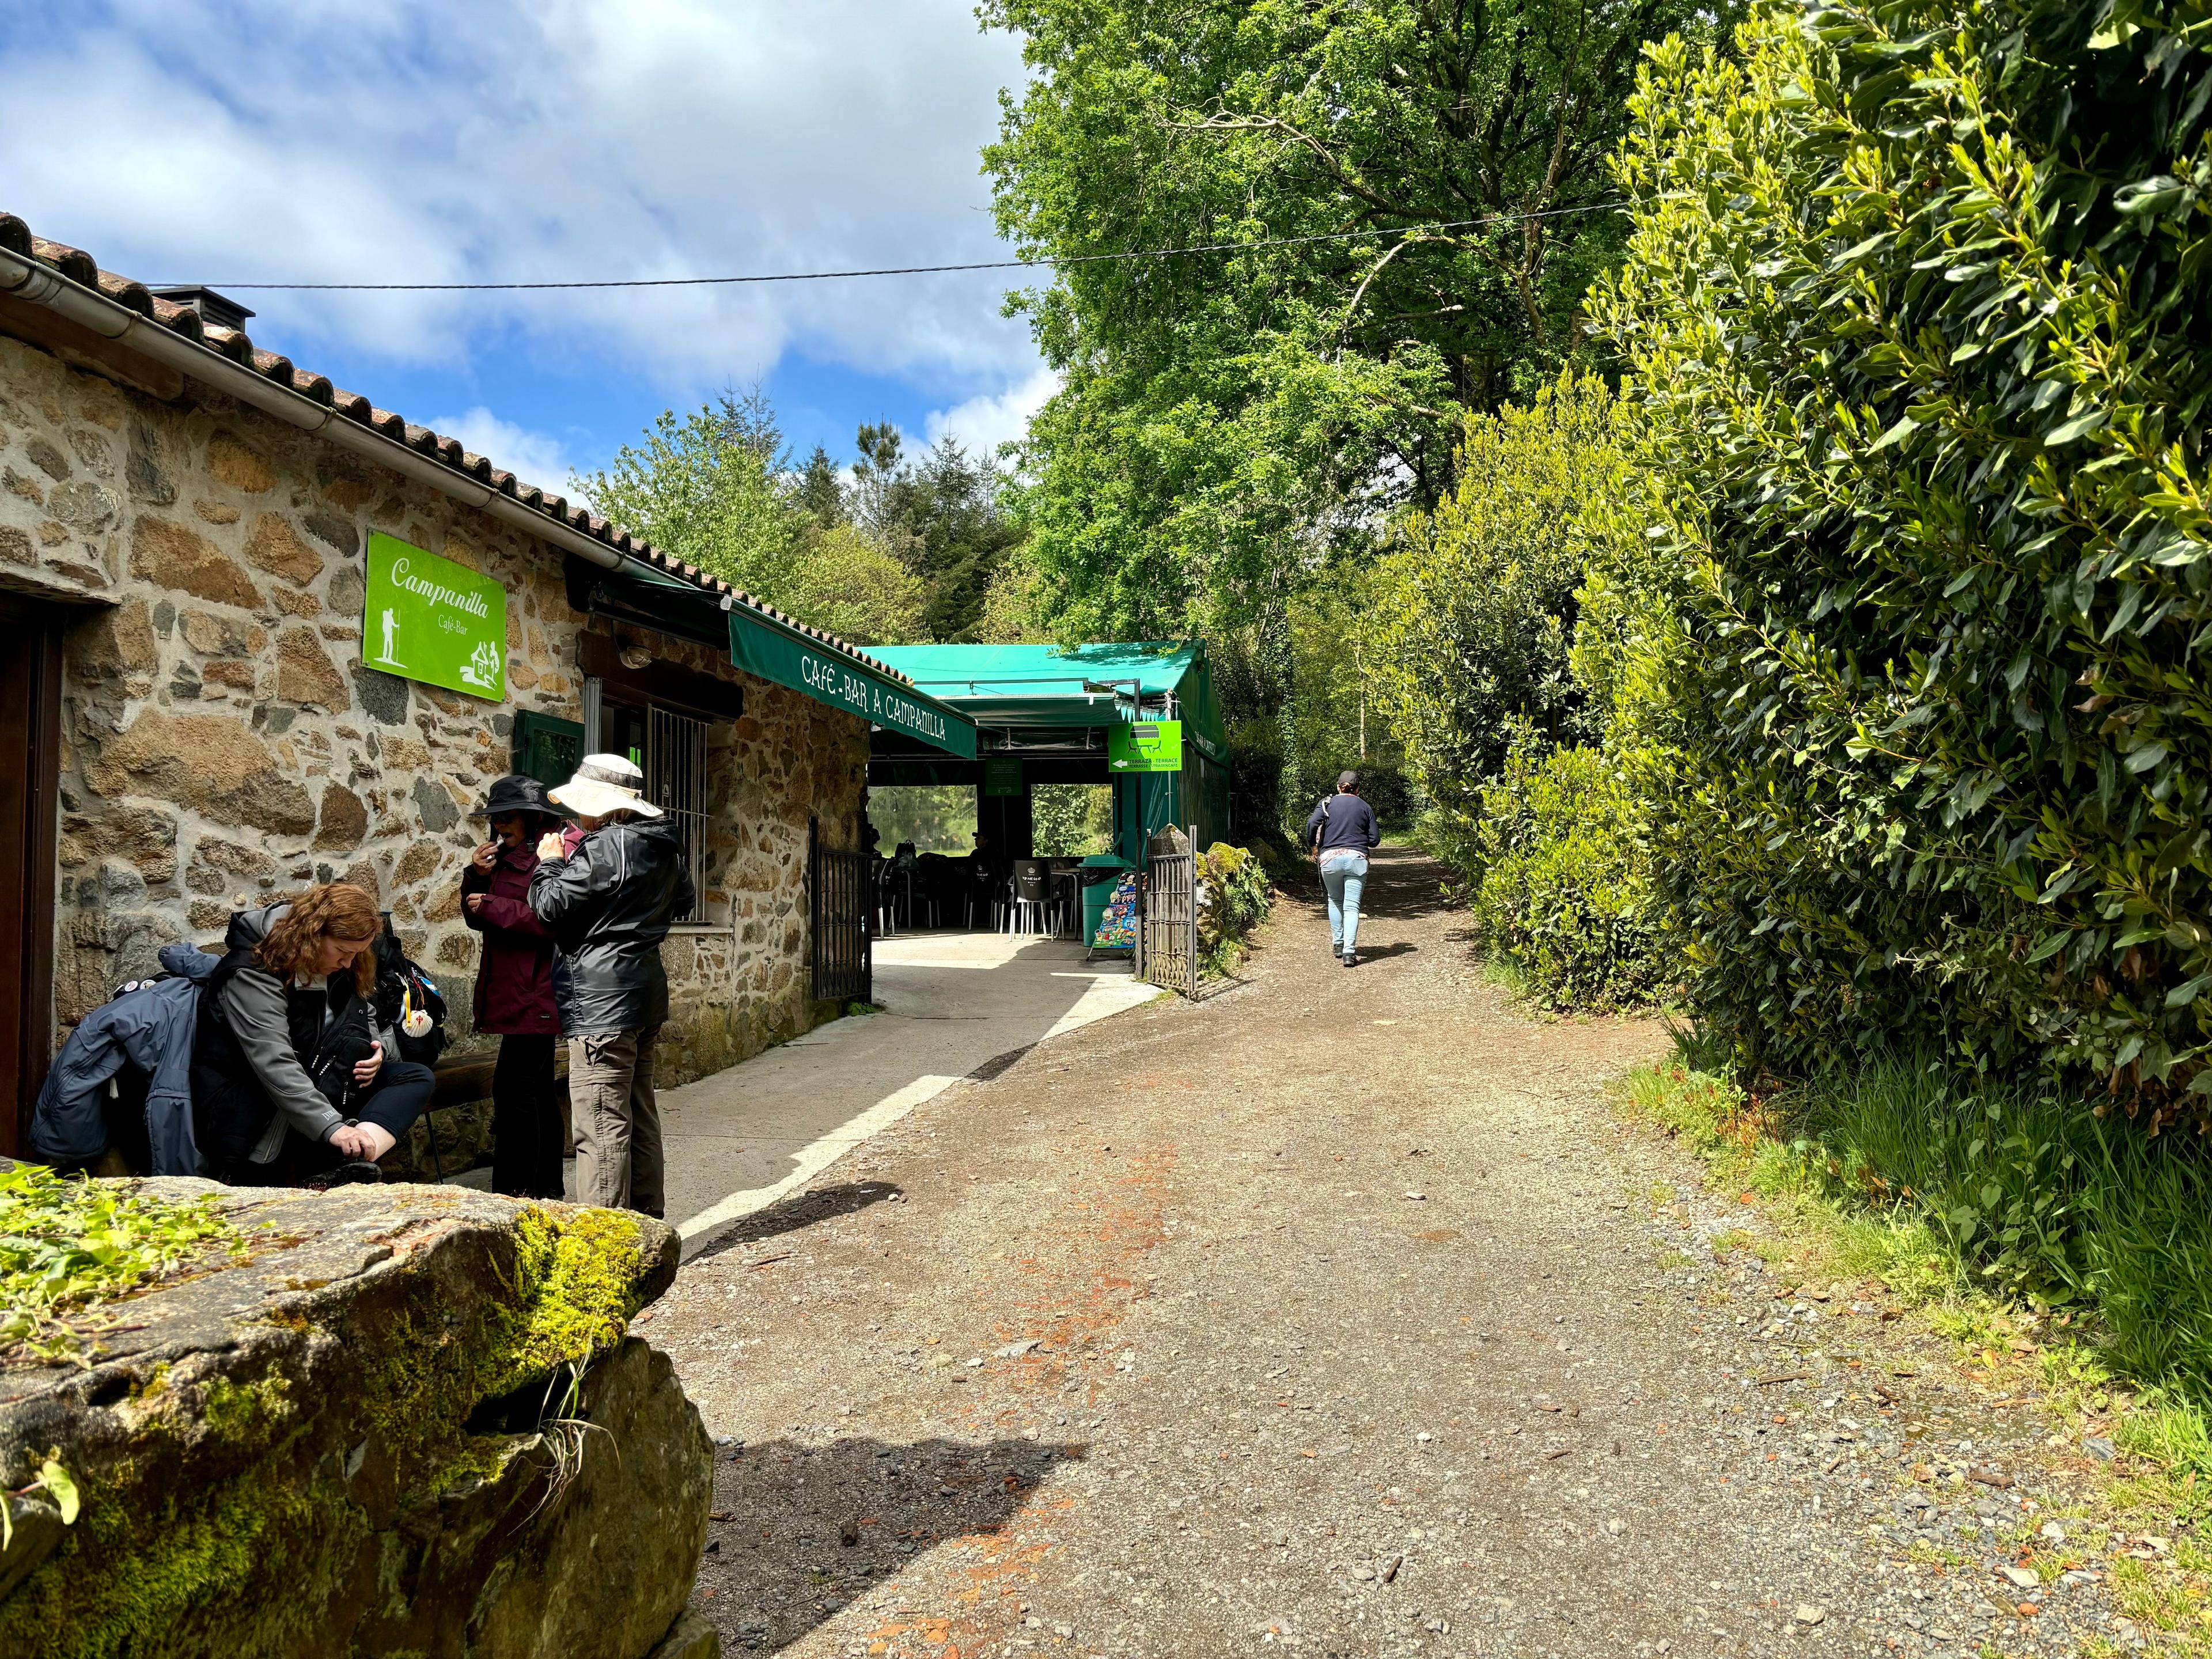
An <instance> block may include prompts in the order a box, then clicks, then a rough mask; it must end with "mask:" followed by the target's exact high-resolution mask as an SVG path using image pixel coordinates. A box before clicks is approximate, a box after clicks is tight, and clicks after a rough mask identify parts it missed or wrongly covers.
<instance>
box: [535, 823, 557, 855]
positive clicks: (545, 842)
mask: <svg viewBox="0 0 2212 1659" xmlns="http://www.w3.org/2000/svg"><path fill="white" fill-rule="evenodd" d="M560 856H561V832H560V831H559V830H558V829H548V830H547V831H546V832H545V833H544V835H542V836H538V857H539V858H541V859H557V858H559V857H560Z"/></svg>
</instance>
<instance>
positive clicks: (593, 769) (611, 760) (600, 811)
mask: <svg viewBox="0 0 2212 1659" xmlns="http://www.w3.org/2000/svg"><path fill="white" fill-rule="evenodd" d="M548 797H549V799H551V800H552V801H553V802H554V803H555V804H556V805H561V806H565V807H567V808H568V810H569V811H572V812H578V813H580V814H582V815H583V816H584V817H587V818H603V817H606V815H607V814H608V813H610V812H635V813H636V814H638V816H639V817H647V818H657V817H659V816H660V809H659V807H658V806H655V805H653V803H652V802H651V801H649V800H647V799H646V798H645V774H644V773H642V772H641V771H639V770H638V769H637V768H636V767H635V766H634V765H633V764H631V763H630V762H629V760H628V759H627V758H626V757H623V756H621V755H586V756H585V757H584V758H583V759H582V760H581V761H580V762H579V763H577V766H576V775H575V776H574V777H573V778H571V779H569V780H568V782H566V783H564V784H562V786H561V787H559V788H558V789H555V790H551V791H549V792H548Z"/></svg>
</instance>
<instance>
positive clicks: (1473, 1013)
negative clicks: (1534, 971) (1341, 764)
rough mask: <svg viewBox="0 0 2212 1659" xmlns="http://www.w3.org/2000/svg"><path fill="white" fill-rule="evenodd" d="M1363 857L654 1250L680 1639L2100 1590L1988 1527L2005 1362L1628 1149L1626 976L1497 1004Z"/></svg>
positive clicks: (1952, 1608)
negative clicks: (685, 1615) (692, 1447)
mask: <svg viewBox="0 0 2212 1659" xmlns="http://www.w3.org/2000/svg"><path fill="white" fill-rule="evenodd" d="M1370 897H1371V899H1372V901H1373V902H1374V913H1373V915H1372V920H1371V921H1370V924H1369V927H1368V930H1367V933H1366V935H1365V937H1364V939H1363V941H1362V942H1363V944H1364V945H1366V946H1367V947H1368V949H1369V951H1370V959H1369V961H1368V962H1367V963H1364V964H1363V965H1362V966H1361V967H1359V968H1358V969H1353V970H1351V971H1346V970H1344V969H1340V968H1339V967H1338V966H1336V965H1335V964H1334V963H1333V962H1332V961H1331V960H1330V959H1329V958H1328V955H1327V935H1326V931H1325V927H1324V925H1323V924H1322V921H1321V920H1320V918H1319V914H1318V908H1317V907H1316V906H1313V905H1310V904H1305V903H1303V902H1298V903H1292V904H1290V905H1286V906H1285V908H1284V910H1283V912H1282V914H1281V915H1280V917H1279V921H1277V922H1276V923H1275V924H1274V925H1273V927H1272V928H1271V930H1270V932H1269V933H1268V935H1267V939H1266V941H1265V948H1264V949H1263V950H1262V951H1261V952H1259V953H1258V954H1257V955H1256V956H1255V958H1254V961H1253V963H1252V966H1251V969H1250V972H1251V981H1250V982H1249V984H1246V985H1244V986H1243V987H1239V988H1237V989H1235V990H1232V991H1231V992H1228V993H1226V994H1220V995H1218V996H1216V997H1215V998H1213V999H1212V1000H1210V1001H1208V1002H1206V1003H1205V1004H1203V1005H1200V1006H1187V1005H1182V1004H1176V1003H1164V1004H1160V1005H1155V1006H1149V1007H1146V1008H1145V1009H1141V1010H1139V1011H1138V1012H1133V1013H1129V1014H1125V1015H1122V1016H1121V1017H1119V1018H1115V1019H1113V1020H1109V1021H1107V1022H1105V1023H1104V1024H1099V1025H1096V1026H1092V1027H1091V1028H1089V1029H1087V1030H1082V1031H1079V1032H1076V1033H1073V1034H1071V1035H1069V1036H1065V1037H1062V1038H1059V1039H1055V1040H1054V1041H1053V1042H1049V1043H1047V1044H1044V1045H1042V1046H1041V1047H1040V1048H1036V1049H1035V1050H1033V1051H1031V1052H1030V1054H1027V1055H1026V1056H1025V1057H1024V1058H1023V1059H1022V1060H1019V1061H1018V1063H1016V1064H1015V1065H1013V1066H1011V1067H1009V1068H1007V1069H1006V1070H1005V1071H1004V1072H1003V1073H1000V1075H998V1076H996V1077H994V1078H992V1079H989V1080H987V1081H979V1082H971V1083H967V1084H963V1085H960V1086H958V1087H956V1088H954V1089H952V1090H951V1091H948V1092H947V1093H945V1094H944V1095H942V1096H940V1097H938V1098H937V1099H935V1100H933V1101H932V1102H930V1103H928V1104H927V1105H926V1106H924V1107H922V1108H921V1109H918V1110H917V1111H916V1112H915V1114H914V1115H912V1116H911V1117H909V1118H908V1119H907V1120H906V1121H904V1122H902V1124H900V1125H899V1126H898V1127H896V1129H894V1130H892V1131H890V1132H889V1133H886V1134H885V1135H884V1136H883V1137H881V1138H880V1139H877V1140H875V1141H872V1142H871V1143H869V1144H868V1145H867V1146H866V1147H865V1148H863V1149H862V1150H861V1151H860V1152H858V1153H856V1154H854V1156H853V1157H852V1158H848V1159H847V1160H846V1161H845V1162H844V1163H842V1164H838V1165H837V1166H836V1167H835V1168H833V1169H831V1170H829V1171H827V1172H826V1173H825V1174H824V1175H823V1176H821V1177H819V1178H818V1179H817V1182H816V1183H815V1185H814V1187H813V1188H811V1189H810V1191H809V1192H807V1193H806V1194H800V1195H799V1196H796V1197H794V1198H793V1199H792V1200H787V1202H785V1203H784V1204H782V1205H780V1206H777V1207H776V1208H775V1209H774V1210H770V1211H766V1212H762V1213H761V1214H760V1215H758V1216H756V1217H754V1218H751V1219H750V1221H749V1222H748V1223H746V1224H745V1225H744V1227H743V1228H742V1229H741V1230H740V1231H738V1233H737V1234H736V1235H734V1236H732V1238H730V1239H729V1240H727V1241H726V1242H725V1243H723V1244H722V1245H721V1246H720V1247H718V1248H717V1249H715V1250H714V1252H712V1253H710V1254H708V1255H703V1256H702V1257H701V1258H700V1259H699V1260H698V1261H695V1262H693V1263H692V1264H690V1266H689V1267H686V1268H685V1270H684V1274H683V1276H682V1278H681V1279H679V1281H678V1286H677V1289H676V1290H675V1291H671V1295H670V1297H669V1298H668V1299H667V1300H666V1301H665V1303H664V1304H662V1305H661V1306H660V1307H659V1308H658V1309H656V1310H653V1314H652V1315H650V1316H649V1322H648V1323H647V1326H646V1332H647V1334H649V1335H651V1336H653V1338H654V1339H655V1340H657V1341H659V1342H661V1343H662V1344H664V1345H665V1346H666V1347H667V1348H668V1350H669V1351H670V1352H671V1353H672V1354H673V1355H674V1356H675V1358H676V1359H677V1363H678V1365H679V1367H680V1368H681V1370H682V1372H683V1375H684V1381H685V1383H686V1385H687V1386H688V1387H689V1388H690V1390H691V1392H692V1394H693V1396H694V1397H695V1398H696V1400H697V1401H699V1402H700V1405H701V1407H702V1410H703V1411H704V1413H706V1417H707V1421H708V1427H709V1429H710V1430H711V1431H713V1432H714V1434H715V1435H716V1436H717V1437H721V1438H722V1439H723V1440H724V1441H725V1445H724V1448H723V1451H722V1453H721V1458H720V1465H719V1468H718V1472H717V1473H718V1480H717V1492H718V1496H717V1499H716V1502H717V1504H718V1509H717V1515H718V1517H720V1518H718V1520H717V1522H716V1524H715V1525H714V1528H713V1532H714V1541H713V1542H712V1543H711V1544H710V1546H709V1552H710V1553H709V1554H708V1558H707V1561H706V1564H705V1566H704V1568H703V1570H702V1574H701V1577H700V1588H699V1589H698V1591H697V1593H696V1594H697V1600H696V1605H697V1606H699V1607H702V1608H703V1609H704V1610H705V1611H707V1612H708V1613H709V1615H710V1616H711V1617H712V1618H713V1619H714V1621H715V1623H716V1624H717V1625H718V1626H719V1627H720V1630H721V1632H722V1635H723V1639H724V1643H725V1645H726V1650H727V1651H729V1652H732V1653H738V1654H744V1653H754V1652H770V1651H786V1652H789V1653H792V1654H794V1655H802V1656H822V1655H844V1654H878V1653H880V1654H886V1655H890V1656H929V1659H975V1656H977V1655H983V1654H1000V1653H1018V1652H1041V1653H1053V1654H1069V1655H1074V1654H1084V1655H1112V1656H1151V1655H1159V1656H1176V1659H1210V1656H1214V1655H1229V1654H1242V1653H1255V1654H1256V1653H1259V1652H1261V1651H1262V1650H1267V1649H1269V1648H1271V1647H1273V1646H1274V1645H1281V1644H1288V1645H1293V1646H1298V1647H1303V1648H1305V1649H1308V1650H1311V1651H1313V1652H1314V1653H1316V1654H1317V1655H1343V1656H1351V1655H1383V1654H1436V1655H1450V1654H1470V1655H1471V1654H1486V1655H1487V1654H1514V1655H1529V1656H1535V1655H1561V1656H1584V1655H1613V1654H1622V1655H1627V1654H1658V1653H1700V1654H1704V1653H1716V1652H1718V1653H1727V1654H1747V1653H1761V1654H1764V1653H1788V1654H1806V1655H1812V1654H1846V1653H1849V1654H1878V1653H1887V1652H1904V1653H1910V1654H1916V1655H1917V1654H1928V1653H1939V1654H1979V1653H1984V1652H1996V1653H2003V1654H2013V1653H2021V1654H2031V1653H2033V1654H2044V1653H2068V1652H2074V1651H2076V1650H2079V1649H2080V1647H2081V1644H2082V1642H2083V1640H2084V1639H2085V1638H2086V1637H2087V1635H2088V1634H2089V1633H2090V1632H2105V1631H2106V1630H2108V1629H2109V1615H2108V1610H2107V1608H2106V1605H2105V1604H2104V1602H2103V1601H2102V1600H2101V1596H2102V1591H2101V1590H2100V1589H2099V1588H2098V1587H2097V1586H2096V1585H2094V1584H2093V1583H2087V1582H2081V1581H2079V1580H2078V1578H2077V1581H2076V1582H2075V1583H2068V1584H2064V1585H2061V1584H2057V1583H2054V1584H2052V1585H2051V1586H2050V1587H2049V1588H2048V1589H2037V1590H2034V1591H2032V1592H2031V1591H2028V1590H2027V1589H2021V1588H2018V1587H2015V1586H2014V1585H2012V1584H2010V1583H2008V1582H2007V1581H2006V1580H2005V1579H2003V1578H2002V1577H2000V1576H1999V1571H2000V1569H2001V1566H2002V1563H2003V1562H2004V1561H2010V1560H2014V1559H2015V1557H2016V1554H2017V1550H2016V1547H2015V1544H2014V1541H2015V1540H2016V1539H2021V1538H2032V1537H2033V1535H2034V1533H2033V1529H2034V1528H2035V1526H2036V1524H2037V1522H2038V1520H2039V1513H2038V1510H2036V1508H2035V1507H2034V1505H2035V1504H2036V1502H2037V1501H2038V1498H2039V1497H2041V1498H2049V1497H2050V1496H2051V1493H2052V1492H2053V1491H2054V1489H2055V1488H2054V1485H2053V1483H2054V1482H2062V1481H2063V1479H2065V1477H2064V1476H2063V1474H2062V1475H2054V1474H2051V1473H2050V1472H2049V1471H2048V1470H2047V1469H2045V1468H2041V1467H2039V1464H2040V1463H2041V1462H2044V1461H2045V1460H2047V1459H2048V1458H2050V1457H2051V1456H2055V1455H2057V1454H2056V1453H2051V1452H2049V1451H2047V1450H2045V1449H2043V1448H2041V1447H2040V1445H2039V1437H2040V1436H2041V1434H2042V1431H2043V1428H2042V1425H2040V1424H2039V1423H2038V1422H2037V1421H2035V1420H2034V1419H2033V1416H2032V1414H2031V1413H2028V1412H2027V1411H2025V1410H2021V1409H2017V1408H2014V1407H2008V1406H2006V1405H2005V1404H2003V1403H2002V1402H1997V1403H1995V1404H1992V1403H1991V1402H1990V1401H1986V1400H1981V1399H1977V1398H1974V1397H1972V1396H1970V1395H1967V1394H1966V1393H1965V1392H1963V1391H1962V1385H1961V1383H1960V1381H1959V1380H1958V1379H1957V1378H1956V1376H1954V1373H1953V1371H1952V1368H1951V1366H1950V1364H1949V1363H1948V1358H1946V1357H1945V1354H1939V1353H1938V1352H1936V1346H1935V1345H1934V1344H1932V1343H1931V1342H1930V1341H1929V1340H1927V1339H1924V1338H1922V1339H1914V1338H1912V1337H1911V1336H1910V1335H1908V1334H1902V1333H1907V1332H1909V1331H1910V1330H1911V1328H1912V1324H1911V1322H1910V1321H1907V1322H1902V1323H1901V1324H1898V1325H1887V1326H1886V1325H1884V1324H1883V1322H1881V1318H1880V1311H1881V1310H1880V1309H1879V1308H1877V1307H1876V1306H1875V1304H1874V1303H1873V1302H1872V1301H1871V1300H1865V1301H1861V1302H1859V1303H1858V1304H1857V1306H1859V1307H1861V1308H1863V1309H1864V1310H1865V1311H1864V1312H1863V1313H1860V1312H1854V1311H1853V1310H1852V1309H1853V1305H1854V1304H1853V1301H1852V1298H1853V1297H1855V1296H1859V1295H1861V1294H1863V1293H1862V1292H1860V1291H1854V1290H1850V1289H1845V1290H1844V1291H1843V1292H1842V1293H1841V1294H1840V1295H1838V1296H1837V1297H1836V1298H1835V1299H1834V1300H1832V1301H1828V1302H1825V1303H1816V1302H1814V1301H1813V1300H1811V1299H1809V1297H1808V1298H1802V1299H1794V1300H1788V1299H1785V1300H1783V1301H1779V1302H1777V1301H1775V1300H1772V1299H1771V1298H1772V1297H1773V1294H1774V1292H1775V1291H1776V1289H1777V1288H1778V1284H1779V1283H1781V1282H1784V1281H1778V1280H1774V1279H1768V1278H1765V1277H1763V1276H1762V1274H1763V1270H1762V1269H1761V1267H1759V1262H1758V1261H1757V1260H1756V1258H1755V1256H1754V1255H1753V1253H1751V1252H1750V1251H1747V1250H1731V1249H1729V1248H1728V1244H1729V1230H1731V1229H1733V1228H1735V1226H1736V1225H1738V1224H1739V1222H1741V1220H1742V1218H1743V1214H1742V1213H1739V1212H1736V1211H1735V1208H1734V1206H1728V1205H1725V1204H1723V1202H1722V1201H1721V1200H1717V1199H1713V1198H1708V1197H1704V1196H1697V1195H1692V1196H1690V1197H1688V1198H1686V1200H1684V1201H1681V1202H1679V1203H1678V1202H1676V1201H1675V1200H1674V1197H1673V1195H1672V1192H1671V1191H1670V1188H1679V1189H1680V1190H1681V1191H1683V1192H1684V1193H1685V1194H1690V1193H1691V1191H1692V1184H1693V1177H1692V1176H1691V1175H1690V1173H1689V1172H1688V1171H1687V1170H1686V1168H1685V1167H1684V1166H1683V1164H1682V1163H1681V1162H1680V1160H1679V1159H1678V1158H1676V1157H1675V1155H1674V1152H1673V1150H1672V1149H1671V1148H1670V1147H1669V1146H1667V1145H1666V1143H1664V1142H1663V1141H1661V1140H1658V1139H1656V1138H1655V1137H1652V1136H1650V1135H1649V1134H1648V1133H1644V1132H1642V1131H1637V1130H1631V1129H1628V1128H1626V1127H1623V1126H1622V1125H1621V1124H1620V1122H1619V1121H1618V1120H1617V1119H1616V1117H1615V1116H1614V1115H1613V1112H1612V1111H1611V1109H1609V1108H1608V1107H1607V1105H1606V1104H1605V1103H1604V1101H1603V1099H1602V1097H1601V1085H1602V1084H1603V1082H1604V1081H1605V1080H1606V1079H1608V1078H1610V1077H1612V1076H1613V1075H1615V1074H1617V1073H1620V1071H1622V1070H1623V1069H1625V1068H1626V1067H1627V1066H1631V1065H1632V1064H1634V1063H1635V1062H1637V1061H1638V1060H1643V1059H1644V1058H1647V1057H1649V1056H1651V1055H1653V1054H1657V1053H1658V1052H1660V1051H1661V1050H1662V1048H1663V1046H1664V1045H1663V1039H1662V1033H1661V1032H1660V1031H1659V1030H1657V1029H1656V1027H1655V1026H1654V1025H1652V1024H1649V1023H1645V1022H1615V1021H1605V1022H1599V1023H1595V1024H1574V1023H1571V1022H1567V1023H1553V1024H1540V1023H1536V1022H1533V1021H1531V1020H1528V1019H1527V1018H1523V1017H1522V1016H1520V1015H1518V1014H1516V1013H1515V1012H1512V1011H1511V1010H1510V1008H1509V1007H1508V1006H1506V1005H1505V1004H1504V1001H1503V1000H1502V999H1501V998H1500V997H1499V995H1498V993H1497V992H1496V991H1495V990H1494V989H1493V988H1492V987H1489V986H1488V985H1487V984H1486V983H1485V982H1484V981H1482V979H1481V978H1480V975H1479V974H1478V973H1477V971H1476V970H1475V969H1474V968H1473V967H1472V966H1471V965H1470V964H1469V963H1468V960H1467V952H1466V947H1465V945H1464V944H1463V942H1462V941H1461V940H1460V939H1458V938H1457V936H1456V927H1457V921H1456V919H1455V917H1454V916H1453V915H1451V914H1450V913H1449V912H1448V911H1446V910H1445V909H1444V908H1443V907H1442V906H1441V905H1440V904H1439V903H1438V902H1437V881H1436V872H1435V869H1434V867H1433V866H1430V865H1427V864H1426V863H1425V862H1424V861H1422V860H1419V859H1418V858H1416V857H1414V856H1413V855H1411V854H1385V855H1384V857H1383V860H1381V861H1380V863H1379V866H1378V870H1377V876H1376V881H1375V883H1374V884H1372V885H1371V887H1370ZM1744 1213H1747V1212H1744ZM1753 1225H1756V1224H1755V1223H1754V1224H1753ZM1716 1237H1720V1238H1721V1240H1722V1244H1723V1249H1722V1252H1721V1254H1719V1255H1716V1253H1715V1251H1714V1249H1713V1240H1714V1239H1715V1238H1716ZM1793 1309H1794V1310H1796V1311H1795V1312H1794V1313H1793V1312H1792V1311H1791V1310H1793ZM1916 1341H1917V1343H1918V1351H1920V1352H1923V1358H1914V1357H1913V1356H1914V1354H1915V1352H1916V1349H1915V1346H1914V1345H1915V1343H1916ZM1947 1352H1948V1351H1946V1353H1947ZM1902 1372H1912V1373H1914V1375H1912V1376H1900V1375H1899V1373H1902ZM1875 1383H1880V1384H1881V1388H1882V1389H1883V1390H1885V1391H1886V1393H1887V1395H1893V1396H1894V1398H1893V1399H1885V1398H1882V1397H1879V1396H1877V1395H1876V1394H1875V1392H1874V1387H1875ZM1961 1442H1964V1443H1967V1444H1966V1445H1965V1446H1963V1447H1962V1446H1961V1445H1960V1443H1961ZM1977 1471H1978V1472H1979V1474H1980V1475H1981V1476H1982V1477H1983V1478H1982V1479H1980V1480H1977V1479H1976V1478H1975V1476H1976V1472H1977ZM1916 1474H1917V1480H1916ZM1954 1477H1955V1478H1954ZM1989 1480H1997V1481H2004V1482H2012V1483H2014V1484H2009V1485H1991V1484H1988V1481H1989ZM1923 1504H1924V1505H1925V1507H1924V1508H1923V1507H1917V1506H1920V1505H1923ZM1909 1558H1917V1561H1916V1560H1915V1559H1909ZM2023 1602H2026V1603H2027V1605H2028V1606H2029V1607H2032V1609H2033V1611H2032V1612H2030V1613H2027V1614H2025V1615H2023V1614H2022V1613H2021V1612H2020V1607H2021V1604H2022V1603H2023ZM1984 1644H1986V1645H1984Z"/></svg>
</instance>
